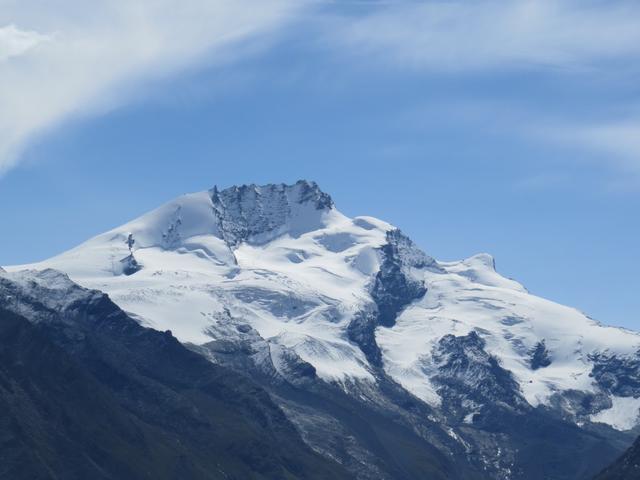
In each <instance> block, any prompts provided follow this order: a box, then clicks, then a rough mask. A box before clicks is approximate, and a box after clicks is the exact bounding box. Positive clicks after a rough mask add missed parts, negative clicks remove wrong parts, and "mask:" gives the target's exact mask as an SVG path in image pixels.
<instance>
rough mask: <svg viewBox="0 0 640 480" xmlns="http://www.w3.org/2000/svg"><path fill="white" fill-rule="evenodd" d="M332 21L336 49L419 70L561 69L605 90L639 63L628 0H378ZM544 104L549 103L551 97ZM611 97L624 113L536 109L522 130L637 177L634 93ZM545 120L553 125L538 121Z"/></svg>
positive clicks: (635, 16) (637, 12)
mask: <svg viewBox="0 0 640 480" xmlns="http://www.w3.org/2000/svg"><path fill="white" fill-rule="evenodd" d="M335 24H336V28H335V32H337V33H334V34H333V36H332V40H331V41H332V42H333V44H336V42H337V44H338V45H339V47H340V51H342V52H347V54H348V55H352V56H354V57H356V58H359V59H366V62H368V63H371V62H372V61H373V62H375V63H377V64H381V65H385V66H389V65H391V66H392V67H393V68H394V69H402V68H405V69H411V70H412V71H418V72H422V73H425V74H434V73H435V74H440V73H445V74H448V75H458V76H461V75H473V74H476V73H481V74H483V75H500V74H502V73H509V72H514V71H516V72H522V71H536V72H544V73H550V74H552V75H553V74H559V75H565V77H564V80H563V81H564V82H580V81H581V79H582V80H587V81H588V82H592V84H594V85H599V88H602V89H603V92H604V93H605V94H606V93H608V92H607V90H609V91H610V89H611V88H614V89H615V88H616V86H615V85H618V84H623V85H626V87H627V88H628V85H629V83H630V82H629V79H631V78H635V77H637V74H638V70H639V68H638V65H639V64H638V61H640V2H637V1H628V0H614V1H601V0H516V1H502V0H475V1H468V0H464V1H462V0H452V1H435V0H434V1H430V0H428V1H423V2H387V3H384V4H381V5H379V6H378V7H376V8H374V9H372V10H371V11H370V12H369V13H368V14H366V15H363V16H361V17H359V18H356V19H355V20H353V19H349V20H348V21H347V20H345V19H344V18H343V19H337V21H336V22H335ZM345 47H346V48H345ZM612 81H613V83H610V82H612ZM612 85H614V86H612ZM635 91H637V89H636V90H635ZM631 95H633V93H632V94H631ZM629 100H630V101H629ZM550 102H551V105H549V106H550V107H552V106H553V105H552V104H553V99H550ZM618 102H619V104H618V110H620V111H621V112H622V113H623V114H625V110H626V114H625V117H624V118H623V119H615V118H614V119H611V118H610V117H609V116H608V115H606V114H604V113H603V114H602V115H600V117H601V120H600V121H598V116H599V115H598V111H597V107H595V106H594V107H593V108H594V110H593V112H592V113H593V116H592V118H591V119H590V120H589V123H586V121H582V120H581V119H576V118H564V119H563V118H558V119H555V120H553V119H550V115H552V113H546V114H544V115H542V116H540V115H539V112H538V111H537V110H539V108H535V109H533V110H532V111H531V112H526V111H522V112H520V116H522V117H525V118H526V117H529V121H528V125H530V126H531V129H530V131H529V132H528V133H530V134H531V137H536V138H538V139H541V140H543V141H547V142H552V143H557V144H562V145H565V146H569V147H572V148H575V149H576V150H577V151H586V152H593V153H596V154H598V155H599V156H600V157H601V159H602V161H604V162H605V163H607V164H609V165H610V166H611V167H613V168H615V169H618V170H619V171H624V172H629V171H630V172H632V173H633V174H634V175H635V174H637V175H638V177H639V178H640V141H639V140H638V139H640V116H638V115H637V111H634V107H633V105H634V102H633V98H629V99H627V100H622V101H620V100H618ZM590 103H593V102H592V99H589V98H585V105H589V104H590ZM636 103H637V102H636ZM514 108H522V107H521V106H520V107H514ZM551 110H552V111H553V108H551ZM536 115H537V116H536ZM537 120H538V121H537ZM550 120H551V121H550ZM537 123H538V124H539V125H536V124H537ZM549 123H552V124H554V125H555V126H554V127H553V128H547V126H548V125H549ZM504 127H505V129H506V130H507V131H511V130H512V129H513V127H512V126H509V125H505V126H504ZM521 133H523V132H521Z"/></svg>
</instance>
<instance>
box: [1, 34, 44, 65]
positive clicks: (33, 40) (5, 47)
mask: <svg viewBox="0 0 640 480" xmlns="http://www.w3.org/2000/svg"><path fill="white" fill-rule="evenodd" d="M49 40H51V37H49V36H47V35H41V34H39V33H38V32H29V31H24V30H20V29H18V28H17V27H16V26H15V25H7V26H6V27H2V28H0V62H2V61H4V60H8V59H9V58H11V57H17V56H19V55H22V54H24V53H26V52H28V51H29V50H31V49H33V48H35V47H37V46H38V45H40V44H42V43H44V42H47V41H49Z"/></svg>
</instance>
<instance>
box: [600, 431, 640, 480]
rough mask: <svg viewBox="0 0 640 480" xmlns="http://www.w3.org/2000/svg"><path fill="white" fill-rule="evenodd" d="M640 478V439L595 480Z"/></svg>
mask: <svg viewBox="0 0 640 480" xmlns="http://www.w3.org/2000/svg"><path fill="white" fill-rule="evenodd" d="M638 479H640V439H638V440H636V441H635V442H634V444H633V445H632V446H631V448H629V450H627V451H626V452H625V453H624V455H622V456H621V457H620V458H619V459H618V460H616V461H615V462H614V463H613V464H612V465H610V466H609V467H607V468H606V469H605V470H603V471H602V472H601V473H600V474H599V475H597V476H596V477H595V479H594V480H638Z"/></svg>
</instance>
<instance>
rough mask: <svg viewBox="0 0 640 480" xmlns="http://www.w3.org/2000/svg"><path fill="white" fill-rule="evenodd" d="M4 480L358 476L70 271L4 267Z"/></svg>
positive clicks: (250, 387) (0, 435)
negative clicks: (73, 277) (309, 445)
mask: <svg viewBox="0 0 640 480" xmlns="http://www.w3.org/2000/svg"><path fill="white" fill-rule="evenodd" d="M0 409H1V410H2V412H3V415H2V416H1V417H0V478H11V479H12V480H14V479H22V478H24V479H27V478H29V479H40V478H41V479H49V478H65V479H85V478H94V479H178V478H190V479H199V478H202V479H215V478H221V479H223V478H224V479H229V478H237V479H245V478H246V479H248V478H255V479H268V478H271V479H283V478H291V479H293V478H295V479H299V478H309V479H313V478H316V479H321V478H322V479H324V478H345V479H346V478H351V477H350V476H349V475H347V474H346V472H345V471H344V470H343V469H342V468H341V467H339V466H338V465H337V464H335V463H333V462H331V461H327V460H324V459H322V458H321V457H319V456H318V455H316V454H314V453H313V452H312V451H311V450H310V449H308V448H307V447H306V446H305V445H304V443H303V442H301V441H300V437H299V436H298V433H297V432H296V430H295V429H294V428H293V427H292V425H291V424H290V423H289V422H288V421H287V420H286V418H285V416H284V415H283V413H282V412H281V411H280V410H279V408H278V407H276V406H275V405H274V404H273V403H272V402H271V400H270V399H269V397H268V396H267V395H266V394H265V392H264V391H263V390H261V389H260V388H259V387H257V386H255V384H252V383H251V382H249V381H247V380H244V379H243V378H242V377H240V376H238V375H237V374H234V373H231V372H229V371H228V370H226V369H225V368H222V367H219V366H215V365H212V364H211V363H210V362H208V361H206V360H205V359H203V358H202V357H201V356H199V355H197V354H195V353H193V352H190V351H189V350H187V349H185V348H184V347H183V346H182V345H180V343H178V342H177V341H176V340H175V338H173V337H172V336H171V335H170V334H168V333H160V332H156V331H153V330H150V329H146V328H143V327H140V326H139V325H138V324H137V323H136V322H135V321H133V320H131V319H130V318H128V317H127V316H126V314H124V312H122V311H121V310H120V309H119V308H118V307H117V306H116V305H114V304H113V303H112V302H111V301H110V300H109V299H108V297H106V296H105V295H104V294H101V293H99V292H95V291H88V290H84V289H81V288H79V287H77V286H76V285H74V284H73V283H72V282H71V281H69V279H68V278H66V277H65V276H64V275H62V274H60V273H57V272H54V271H51V270H45V271H43V272H40V273H36V272H20V273H17V274H7V273H3V272H0Z"/></svg>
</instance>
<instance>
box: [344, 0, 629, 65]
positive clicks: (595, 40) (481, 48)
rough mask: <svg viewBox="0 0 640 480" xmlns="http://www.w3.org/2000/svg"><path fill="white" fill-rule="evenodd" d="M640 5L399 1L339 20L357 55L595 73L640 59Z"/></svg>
mask: <svg viewBox="0 0 640 480" xmlns="http://www.w3.org/2000/svg"><path fill="white" fill-rule="evenodd" d="M639 18H640V3H638V2H635V1H633V2H632V1H625V0H615V1H613V2H604V1H595V0H516V1H508V2H506V1H503V0H475V1H469V0H464V1H462V0H453V1H433V0H431V1H424V2H392V3H386V4H382V6H379V7H378V8H375V9H374V10H373V11H372V12H370V13H369V14H366V15H363V16H362V17H360V18H358V19H356V20H353V19H349V21H341V22H339V23H340V24H341V25H340V27H339V30H338V32H339V33H338V35H336V36H335V37H334V38H335V39H337V40H338V41H339V42H340V44H341V45H342V46H344V45H347V46H349V47H351V50H352V51H355V52H357V53H367V54H373V55H376V56H379V57H382V58H384V59H386V60H388V61H391V62H393V63H395V64H403V65H405V66H410V67H414V68H421V69H429V70H432V71H453V72H456V71H465V70H482V69H494V68H498V69H512V68H514V67H534V68H535V67H543V68H544V67H557V68H562V69H571V68H584V67H590V66H592V65H593V64H595V63H597V62H599V61H606V60H610V59H615V58H625V57H629V56H633V57H636V58H637V57H639V56H640V23H639V20H638V19H639Z"/></svg>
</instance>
